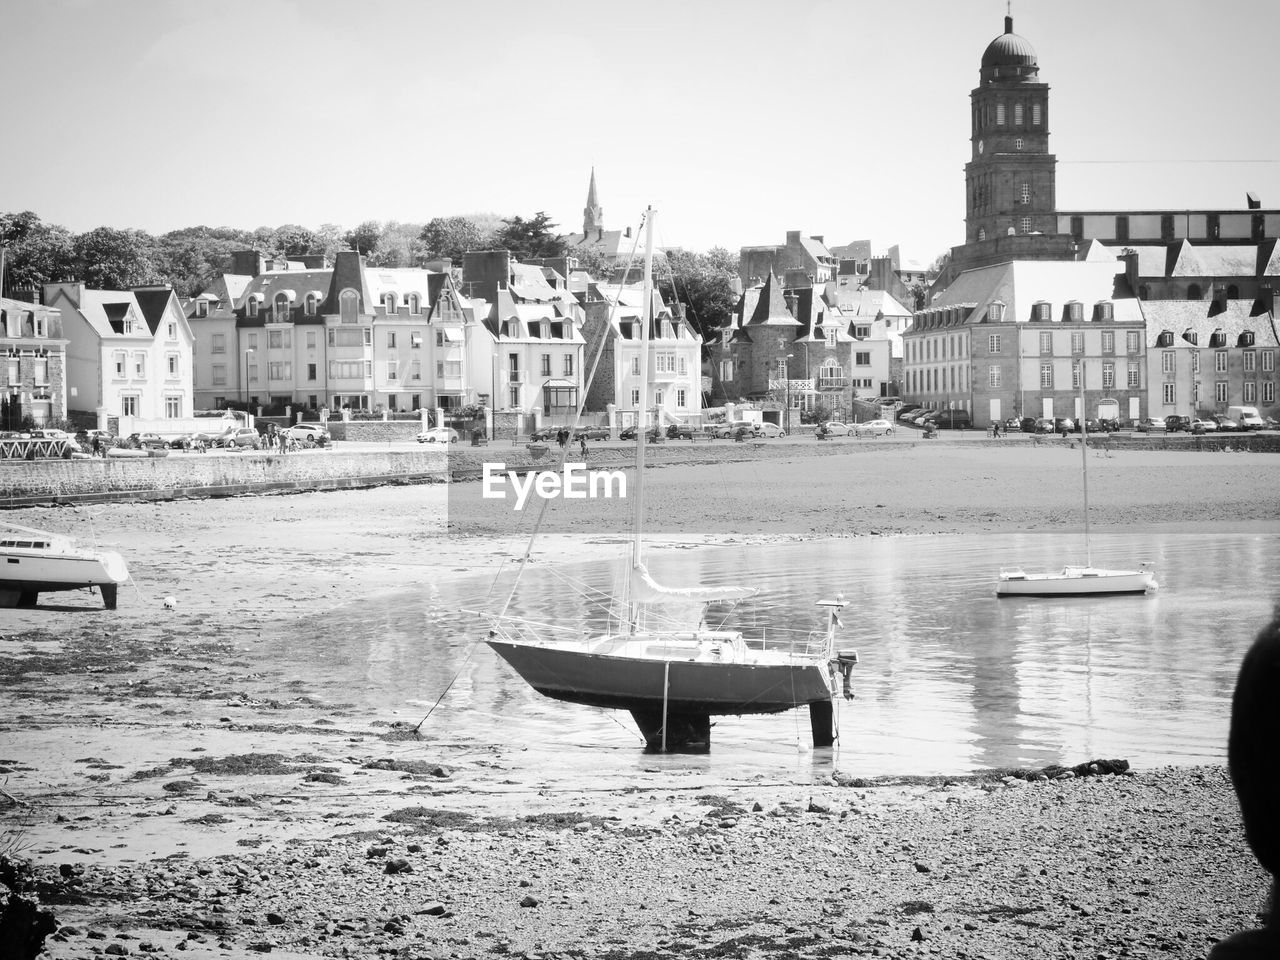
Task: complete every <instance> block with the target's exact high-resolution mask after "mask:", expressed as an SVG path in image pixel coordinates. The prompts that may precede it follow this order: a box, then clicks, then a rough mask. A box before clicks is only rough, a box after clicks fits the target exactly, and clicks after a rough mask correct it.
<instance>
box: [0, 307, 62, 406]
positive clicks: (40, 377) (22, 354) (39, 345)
mask: <svg viewBox="0 0 1280 960" xmlns="http://www.w3.org/2000/svg"><path fill="white" fill-rule="evenodd" d="M0 355H3V357H4V365H3V367H0V430H16V429H18V428H19V427H20V426H22V425H23V422H24V420H25V419H26V418H27V417H30V418H31V421H32V422H33V423H35V424H36V425H37V426H40V425H43V424H46V423H50V422H52V421H55V420H63V419H65V418H66V417H67V379H66V377H67V341H66V339H65V338H64V337H63V336H62V313H61V312H60V311H59V310H57V309H53V308H50V307H46V306H43V305H42V304H39V303H28V302H26V301H23V300H12V299H10V298H8V297H0Z"/></svg>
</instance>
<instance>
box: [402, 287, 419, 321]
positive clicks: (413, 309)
mask: <svg viewBox="0 0 1280 960" xmlns="http://www.w3.org/2000/svg"><path fill="white" fill-rule="evenodd" d="M404 302H405V303H407V304H408V305H409V316H411V317H416V316H417V315H418V314H420V313H422V298H421V297H420V296H418V295H417V294H416V293H411V294H409V295H408V296H406V297H405V298H404Z"/></svg>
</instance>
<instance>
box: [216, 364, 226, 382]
mask: <svg viewBox="0 0 1280 960" xmlns="http://www.w3.org/2000/svg"><path fill="white" fill-rule="evenodd" d="M226 383H227V365H226V364H225V363H215V364H214V365H213V385H214V386H215V387H222V386H225V385H226Z"/></svg>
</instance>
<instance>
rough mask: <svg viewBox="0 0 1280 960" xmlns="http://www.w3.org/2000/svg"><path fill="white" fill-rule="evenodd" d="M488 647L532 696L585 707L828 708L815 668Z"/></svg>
mask: <svg viewBox="0 0 1280 960" xmlns="http://www.w3.org/2000/svg"><path fill="white" fill-rule="evenodd" d="M487 642H488V644H489V646H491V647H492V648H493V649H494V651H495V652H496V653H497V654H498V656H500V657H502V659H503V660H505V661H506V662H507V663H508V664H510V665H511V668H512V669H513V670H515V672H516V673H518V674H519V675H520V676H521V678H522V679H523V680H524V681H525V682H526V683H528V684H529V686H531V687H533V688H534V689H535V690H537V691H538V692H539V693H541V694H543V695H544V696H547V697H552V698H553V699H556V700H565V701H567V702H569V703H581V704H585V705H587V706H592V707H608V708H612V709H617V710H631V711H651V710H662V709H663V707H664V702H665V708H666V710H667V711H668V713H671V714H703V715H710V716H717V715H743V714H757V713H780V712H781V711H783V710H790V709H792V708H793V707H799V706H804V705H806V704H812V703H820V702H830V700H831V695H832V689H831V681H830V679H829V674H828V672H827V671H826V670H825V669H823V666H822V665H821V664H819V663H817V662H808V663H780V664H741V663H716V662H711V661H692V660H658V659H647V658H640V657H619V656H611V655H601V654H591V653H584V652H582V651H581V650H572V649H559V648H556V647H550V646H533V645H529V644H519V643H508V642H505V641H502V640H496V639H492V638H491V639H489V640H488V641H487ZM664 693H665V697H664Z"/></svg>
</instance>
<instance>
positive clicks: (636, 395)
mask: <svg viewBox="0 0 1280 960" xmlns="http://www.w3.org/2000/svg"><path fill="white" fill-rule="evenodd" d="M631 405H632V406H633V407H638V406H640V391H639V390H632V391H631Z"/></svg>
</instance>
